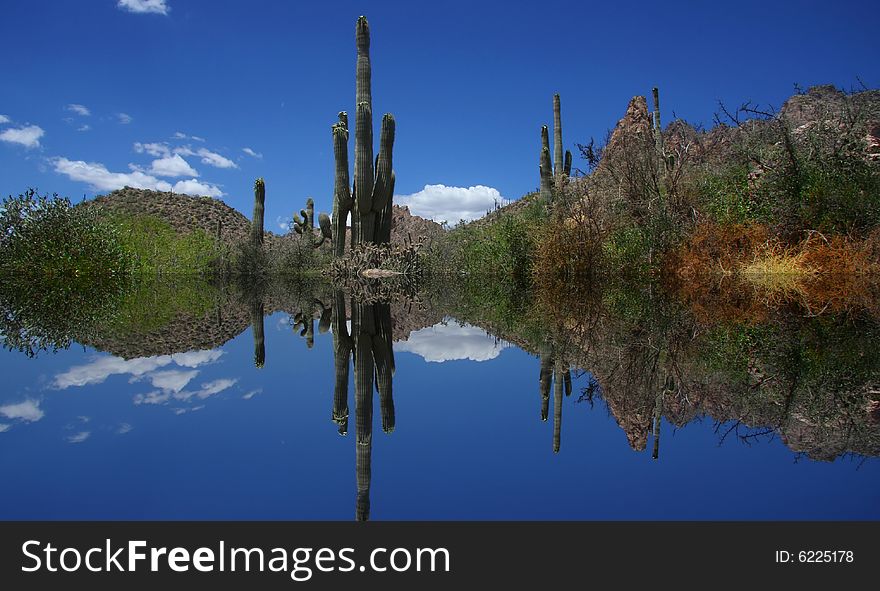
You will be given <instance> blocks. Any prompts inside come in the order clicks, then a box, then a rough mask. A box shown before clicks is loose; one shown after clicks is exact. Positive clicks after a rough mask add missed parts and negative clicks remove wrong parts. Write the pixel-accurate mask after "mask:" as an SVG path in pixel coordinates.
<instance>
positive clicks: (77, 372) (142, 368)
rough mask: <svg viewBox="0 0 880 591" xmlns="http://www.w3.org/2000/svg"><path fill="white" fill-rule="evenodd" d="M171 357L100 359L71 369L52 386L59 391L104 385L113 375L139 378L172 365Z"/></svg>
mask: <svg viewBox="0 0 880 591" xmlns="http://www.w3.org/2000/svg"><path fill="white" fill-rule="evenodd" d="M171 361H172V360H171V356H170V355H159V356H156V357H138V358H136V359H122V358H121V357H111V356H106V357H98V358H97V359H95V360H94V361H92V362H91V363H87V364H85V365H77V366H74V367H71V368H70V369H69V370H67V371H66V372H63V373H60V374H58V375H57V376H55V379H54V380H53V381H52V386H53V387H54V388H57V389H59V390H64V389H66V388H70V387H71V386H87V385H89V384H102V383H104V381H105V380H106V379H107V378H108V377H110V376H112V375H125V374H128V375H131V376H132V377H134V378H139V377H141V376H143V375H145V374H148V373H150V372H152V371H155V370H157V369H159V368H161V367H165V366H166V365H168V364H170V363H171Z"/></svg>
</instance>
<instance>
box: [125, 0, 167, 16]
mask: <svg viewBox="0 0 880 591" xmlns="http://www.w3.org/2000/svg"><path fill="white" fill-rule="evenodd" d="M116 6H117V8H119V9H120V10H125V11H127V12H133V13H135V14H148V13H153V14H168V11H169V10H171V7H170V6H168V2H167V0H119V2H117V3H116Z"/></svg>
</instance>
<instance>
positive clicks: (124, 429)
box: [116, 423, 134, 435]
mask: <svg viewBox="0 0 880 591" xmlns="http://www.w3.org/2000/svg"><path fill="white" fill-rule="evenodd" d="M132 429H134V427H132V426H131V425H130V424H129V423H120V425H119V427H118V428H117V429H116V434H117V435H125V434H126V433H128V432H129V431H131V430H132Z"/></svg>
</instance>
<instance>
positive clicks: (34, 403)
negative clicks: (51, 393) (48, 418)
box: [0, 398, 46, 423]
mask: <svg viewBox="0 0 880 591" xmlns="http://www.w3.org/2000/svg"><path fill="white" fill-rule="evenodd" d="M45 414H46V413H44V412H43V411H42V410H41V409H40V401H39V400H31V399H30V398H28V399H27V400H22V401H21V402H16V403H15V404H7V405H5V406H0V415H3V416H4V417H6V418H7V419H21V420H22V421H27V422H28V423H33V422H34V421H39V420H40V419H42V418H43V417H44V416H45Z"/></svg>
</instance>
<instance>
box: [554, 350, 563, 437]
mask: <svg viewBox="0 0 880 591" xmlns="http://www.w3.org/2000/svg"><path fill="white" fill-rule="evenodd" d="M554 373H555V374H556V376H555V377H556V381H555V382H554V384H553V453H559V447H560V445H561V443H562V390H563V384H564V382H565V380H564V379H563V368H562V361H560V360H558V359H557V360H556V364H555V367H554Z"/></svg>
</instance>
